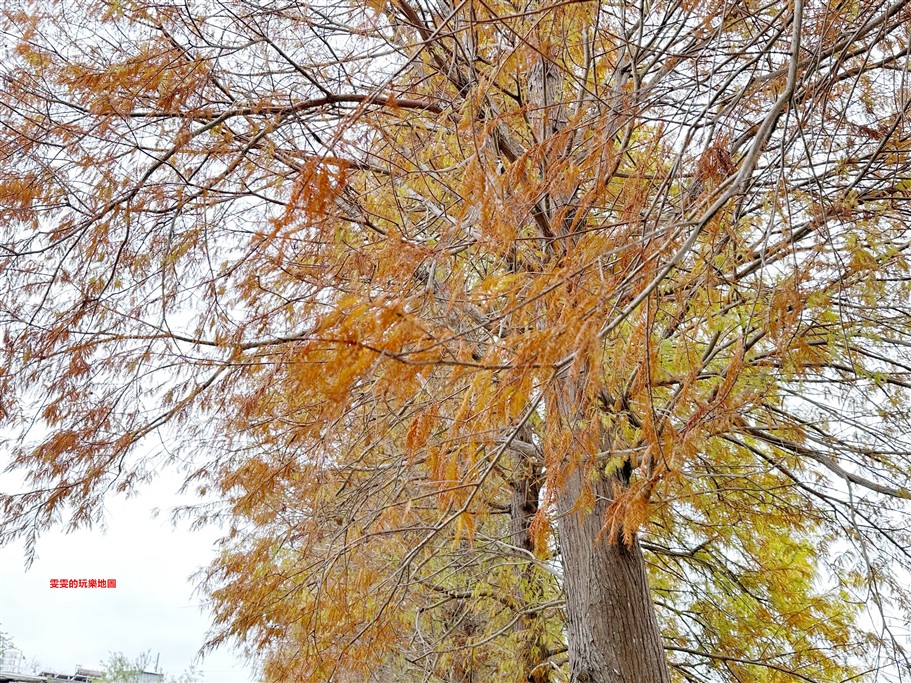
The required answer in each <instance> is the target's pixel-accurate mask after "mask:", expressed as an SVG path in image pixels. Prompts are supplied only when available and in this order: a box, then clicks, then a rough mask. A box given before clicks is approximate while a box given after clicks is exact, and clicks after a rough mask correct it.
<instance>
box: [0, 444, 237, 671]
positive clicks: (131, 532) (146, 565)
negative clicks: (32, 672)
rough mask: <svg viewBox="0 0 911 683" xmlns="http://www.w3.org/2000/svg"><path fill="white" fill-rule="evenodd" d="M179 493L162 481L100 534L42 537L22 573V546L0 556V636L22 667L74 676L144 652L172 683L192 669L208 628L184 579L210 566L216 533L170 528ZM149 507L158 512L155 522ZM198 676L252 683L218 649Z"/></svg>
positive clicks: (114, 505) (126, 503)
mask: <svg viewBox="0 0 911 683" xmlns="http://www.w3.org/2000/svg"><path fill="white" fill-rule="evenodd" d="M3 459H4V458H3V457H2V455H0V460H3ZM3 465H5V463H3V462H0V471H2V469H3ZM2 479H3V482H4V484H8V483H9V481H10V478H9V475H6V476H4V477H3V478H2ZM178 486H179V481H178V480H177V479H176V478H172V477H169V478H167V479H159V480H156V481H155V482H154V483H153V484H152V485H150V486H148V487H146V488H145V489H144V490H143V491H142V492H141V495H140V496H137V497H134V498H132V499H130V500H125V499H123V498H122V497H121V498H116V499H115V498H111V499H110V500H108V502H107V513H108V514H107V530H106V531H104V532H103V531H101V530H98V529H93V530H91V531H85V530H80V531H79V532H76V533H72V534H69V535H66V534H63V533H62V532H61V531H60V530H57V529H55V530H53V531H51V532H48V533H46V534H44V535H43V536H42V537H41V539H40V540H39V542H38V559H36V560H35V563H34V564H33V565H32V567H31V568H30V569H29V570H28V571H26V570H25V568H24V564H25V556H24V553H23V548H22V545H21V544H18V545H16V546H8V547H3V548H0V628H2V630H3V631H5V632H6V633H7V634H8V635H10V636H11V637H12V638H13V640H14V641H15V645H16V647H17V648H18V649H19V650H21V651H23V653H24V655H25V662H29V661H31V660H32V659H36V660H37V661H38V663H39V664H40V665H41V667H42V669H48V670H54V671H60V672H63V673H70V674H72V673H74V672H75V669H76V666H77V665H82V666H94V665H100V664H101V663H102V662H103V661H104V660H106V659H107V658H108V656H109V654H110V653H111V652H122V653H123V654H124V655H125V656H126V657H128V658H129V659H135V658H136V657H137V656H138V655H139V654H140V653H142V652H144V651H146V650H151V652H152V657H153V661H154V657H155V656H156V655H157V654H159V653H160V663H159V665H160V668H161V670H162V671H164V672H165V673H166V674H169V675H175V676H176V675H179V674H180V673H182V672H183V671H184V670H185V669H187V668H188V667H189V666H190V664H191V663H193V662H194V659H195V657H196V653H197V651H198V650H199V648H200V647H201V646H202V644H203V642H204V640H205V635H206V631H207V629H208V626H209V623H210V621H209V616H208V614H207V613H204V612H203V611H202V607H201V599H200V597H199V596H198V595H196V596H194V595H193V588H194V584H193V582H192V581H190V580H189V577H190V576H191V575H192V574H194V573H195V572H196V571H197V570H198V569H200V568H202V567H204V566H206V565H208V563H209V561H210V560H211V559H212V558H213V557H214V553H215V550H214V546H213V542H214V541H215V539H216V538H217V537H218V530H217V529H204V530H202V531H196V532H190V531H188V530H187V524H186V523H184V524H182V525H181V526H178V527H177V528H174V527H173V526H172V525H171V523H170V521H169V518H168V510H169V508H168V506H170V505H174V504H175V503H177V502H178V501H180V500H181V499H179V498H178V497H177V496H176V495H175V492H176V490H177V488H178ZM186 501H187V499H183V502H186ZM156 507H159V508H161V509H162V513H161V514H160V515H159V517H158V518H157V519H153V517H152V510H153V509H154V508H156ZM52 578H74V579H91V578H114V579H116V580H117V587H116V588H114V589H101V588H80V589H69V588H68V589H65V590H63V589H57V588H54V589H52V588H50V579H52ZM196 667H197V671H198V672H199V673H200V680H201V681H203V682H204V683H244V682H246V681H251V680H254V679H253V674H252V668H251V667H250V666H248V665H246V664H245V663H244V661H243V659H242V658H241V657H240V655H239V653H233V652H230V651H227V650H224V649H222V650H220V651H216V652H214V653H212V654H210V655H208V656H207V657H206V658H205V659H204V660H203V661H202V662H196ZM23 671H24V670H23Z"/></svg>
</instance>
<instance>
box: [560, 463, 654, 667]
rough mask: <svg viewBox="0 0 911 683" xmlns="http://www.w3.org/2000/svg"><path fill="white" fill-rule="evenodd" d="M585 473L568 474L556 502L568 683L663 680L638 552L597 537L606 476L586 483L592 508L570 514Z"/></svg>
mask: <svg viewBox="0 0 911 683" xmlns="http://www.w3.org/2000/svg"><path fill="white" fill-rule="evenodd" d="M586 475H587V472H586V468H584V467H577V468H576V469H575V470H574V471H573V472H571V473H570V474H569V476H568V477H567V479H566V482H565V484H564V486H563V489H562V491H561V492H560V495H559V496H558V500H557V505H558V509H559V512H560V526H559V538H560V552H561V555H562V558H563V578H564V589H565V591H566V617H567V621H566V637H567V645H568V648H569V661H570V666H571V670H572V679H571V680H572V682H573V683H669V681H670V673H669V671H668V667H667V660H666V658H665V655H664V646H663V643H662V640H661V634H660V632H659V630H658V621H657V619H656V617H655V611H654V606H653V604H652V600H651V595H650V593H649V588H648V579H647V576H646V571H645V561H644V559H643V557H642V550H641V549H640V547H639V543H638V541H636V540H634V542H633V544H632V546H627V545H625V544H624V543H623V541H622V540H620V539H618V538H613V539H612V538H609V537H608V533H607V531H605V532H604V533H603V534H602V533H601V532H602V529H603V527H604V520H605V513H606V512H607V508H608V506H609V505H610V501H611V498H612V495H613V494H612V490H611V482H610V479H609V478H608V477H605V476H601V477H599V478H598V479H597V481H595V482H593V483H592V487H593V489H594V494H595V503H594V506H593V507H592V509H591V510H578V509H576V503H577V500H578V499H579V494H580V493H581V492H582V483H583V477H584V476H586Z"/></svg>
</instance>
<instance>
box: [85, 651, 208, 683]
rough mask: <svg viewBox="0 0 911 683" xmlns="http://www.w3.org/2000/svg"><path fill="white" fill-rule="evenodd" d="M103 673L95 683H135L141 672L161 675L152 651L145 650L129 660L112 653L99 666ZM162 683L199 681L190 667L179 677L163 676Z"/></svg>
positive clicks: (121, 654) (122, 655)
mask: <svg viewBox="0 0 911 683" xmlns="http://www.w3.org/2000/svg"><path fill="white" fill-rule="evenodd" d="M101 668H102V671H103V672H104V673H103V674H102V676H101V678H99V679H98V681H97V683H136V682H137V681H138V680H139V674H141V673H143V672H152V673H159V674H160V673H161V670H160V669H159V667H158V660H157V658H154V659H153V657H152V651H151V650H146V651H145V652H142V653H140V654H139V655H138V656H137V657H136V658H134V659H130V658H129V657H127V656H126V655H125V654H123V653H122V652H112V653H110V655H109V656H108V658H107V659H106V660H105V661H104V662H103V663H102V665H101ZM162 680H163V681H164V683H195V681H197V680H199V676H198V675H197V672H196V670H195V669H194V668H193V667H192V666H191V667H190V668H189V669H187V670H186V671H184V672H183V673H182V674H180V675H179V676H172V675H168V676H164V677H163V678H162Z"/></svg>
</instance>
